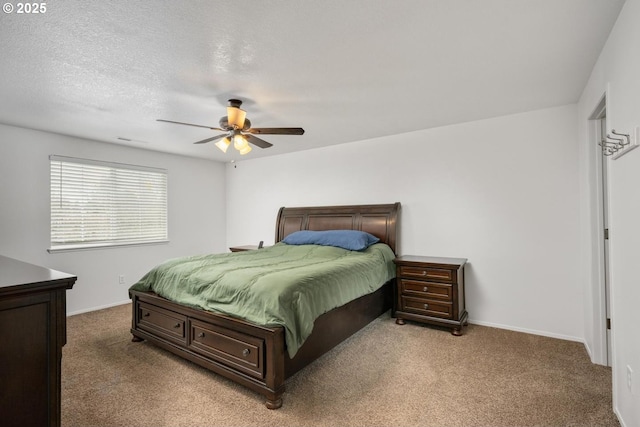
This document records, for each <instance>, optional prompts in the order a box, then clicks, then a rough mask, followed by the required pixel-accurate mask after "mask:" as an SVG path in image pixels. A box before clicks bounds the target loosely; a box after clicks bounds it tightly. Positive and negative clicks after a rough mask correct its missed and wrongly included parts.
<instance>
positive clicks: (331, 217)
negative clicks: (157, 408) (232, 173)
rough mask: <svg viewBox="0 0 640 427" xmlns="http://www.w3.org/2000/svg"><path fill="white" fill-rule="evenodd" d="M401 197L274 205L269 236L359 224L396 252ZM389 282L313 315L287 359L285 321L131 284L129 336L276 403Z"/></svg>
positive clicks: (370, 311)
mask: <svg viewBox="0 0 640 427" xmlns="http://www.w3.org/2000/svg"><path fill="white" fill-rule="evenodd" d="M399 210H400V203H394V204H385V205H354V206H325V207H299V208H285V207H282V208H280V210H279V212H278V217H277V221H276V237H275V241H276V242H280V241H281V240H282V239H283V238H284V237H285V236H287V235H288V234H291V233H293V232H294V231H298V230H336V229H352V230H362V231H366V232H369V233H371V234H373V235H374V236H376V237H378V238H379V239H380V240H381V242H383V243H386V244H387V245H389V246H390V247H391V249H392V250H393V251H394V253H395V252H396V243H397V237H398V233H397V230H398V214H399ZM392 282H393V280H392V281H390V282H387V283H386V284H385V285H384V286H383V287H382V288H380V289H379V290H378V291H376V292H373V293H371V294H369V295H365V296H363V297H360V298H358V299H356V300H354V301H351V302H349V303H347V304H346V305H344V306H342V307H338V308H335V309H333V310H331V311H329V312H327V313H325V314H323V315H322V316H320V317H319V318H318V319H316V321H315V323H314V328H313V332H312V334H311V335H310V336H309V338H307V340H306V341H305V342H304V344H303V345H302V347H301V348H300V350H298V352H297V353H296V355H295V356H294V357H293V359H291V358H289V355H288V353H287V351H286V343H285V339H284V328H283V327H281V326H279V327H266V326H260V325H256V324H254V323H251V322H247V321H244V320H241V319H237V318H232V317H229V316H225V315H222V314H218V313H213V312H209V311H205V310H199V309H193V308H189V307H185V306H182V305H180V304H177V303H175V302H172V301H169V300H167V299H165V298H162V297H160V296H158V295H156V294H155V293H153V292H141V291H130V293H129V294H130V297H131V299H132V310H133V313H132V327H131V333H132V334H133V341H142V340H148V341H149V342H151V343H153V344H155V345H157V346H159V347H162V348H164V349H166V350H169V351H171V352H173V353H175V354H177V355H178V356H181V357H183V358H185V359H187V360H190V361H192V362H194V363H197V364H198V365H201V366H203V367H205V368H207V369H209V370H211V371H213V372H216V373H218V374H220V375H223V376H225V377H227V378H229V379H231V380H233V381H235V382H237V383H239V384H242V385H244V386H246V387H248V388H250V389H252V390H254V391H257V392H258V393H261V394H263V395H264V396H265V397H266V406H267V408H269V409H277V408H279V407H281V406H282V394H283V393H284V389H285V386H284V383H285V380H286V379H287V378H289V377H290V376H292V375H293V374H295V373H296V372H298V371H299V370H300V369H302V368H304V367H305V366H307V365H308V364H310V363H311V362H313V361H314V360H315V359H317V358H318V357H320V356H321V355H323V354H324V353H326V352H327V351H329V350H331V349H332V348H333V347H335V346H336V345H338V344H339V343H341V342H342V341H344V340H345V339H347V338H348V337H349V336H351V335H352V334H354V333H355V332H357V331H359V330H360V329H362V328H363V327H364V326H366V325H367V324H369V323H370V322H371V321H373V320H374V319H376V318H377V317H379V316H380V315H381V314H383V313H384V312H386V311H387V310H389V308H391V302H392Z"/></svg>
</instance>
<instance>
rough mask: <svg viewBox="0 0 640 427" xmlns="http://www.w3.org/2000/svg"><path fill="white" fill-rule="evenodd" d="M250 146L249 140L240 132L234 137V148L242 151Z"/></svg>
mask: <svg viewBox="0 0 640 427" xmlns="http://www.w3.org/2000/svg"><path fill="white" fill-rule="evenodd" d="M248 146H249V141H247V138H245V137H244V135H242V134H241V133H240V132H238V133H236V134H235V135H233V147H234V148H235V149H236V150H238V151H240V150H242V149H244V148H245V147H248ZM247 153H248V151H247Z"/></svg>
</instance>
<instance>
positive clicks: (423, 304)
mask: <svg viewBox="0 0 640 427" xmlns="http://www.w3.org/2000/svg"><path fill="white" fill-rule="evenodd" d="M400 310H401V311H406V312H407V313H415V314H420V315H423V316H434V317H441V318H443V319H452V318H453V304H451V303H448V302H445V301H434V300H430V299H424V298H415V297H409V296H404V295H403V296H402V297H401V301H400Z"/></svg>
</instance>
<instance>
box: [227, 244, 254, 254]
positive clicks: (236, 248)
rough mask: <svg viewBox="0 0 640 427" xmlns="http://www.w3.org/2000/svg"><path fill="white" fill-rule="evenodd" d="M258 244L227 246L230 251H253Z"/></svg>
mask: <svg viewBox="0 0 640 427" xmlns="http://www.w3.org/2000/svg"><path fill="white" fill-rule="evenodd" d="M256 249H258V245H244V246H232V247H230V248H229V250H230V251H231V252H243V251H255V250H256Z"/></svg>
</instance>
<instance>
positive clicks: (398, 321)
mask: <svg viewBox="0 0 640 427" xmlns="http://www.w3.org/2000/svg"><path fill="white" fill-rule="evenodd" d="M396 325H404V319H400V318H397V319H396Z"/></svg>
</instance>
